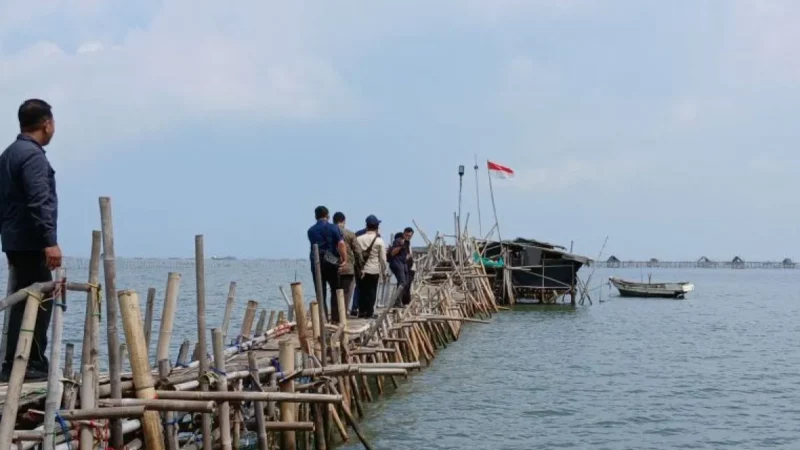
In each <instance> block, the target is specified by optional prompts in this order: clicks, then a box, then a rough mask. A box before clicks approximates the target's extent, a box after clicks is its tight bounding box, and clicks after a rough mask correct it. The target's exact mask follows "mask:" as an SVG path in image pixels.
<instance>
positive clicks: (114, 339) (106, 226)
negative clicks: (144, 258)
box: [100, 197, 210, 450]
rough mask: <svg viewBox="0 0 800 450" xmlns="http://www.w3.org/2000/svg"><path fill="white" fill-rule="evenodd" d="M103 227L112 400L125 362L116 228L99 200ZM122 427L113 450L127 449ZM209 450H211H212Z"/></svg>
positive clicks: (114, 431) (118, 394)
mask: <svg viewBox="0 0 800 450" xmlns="http://www.w3.org/2000/svg"><path fill="white" fill-rule="evenodd" d="M100 224H101V228H102V232H103V274H104V275H105V285H106V286H105V287H106V299H108V300H107V301H106V324H107V342H108V368H109V377H110V379H111V398H122V388H121V387H120V382H121V381H122V380H121V377H120V375H121V374H120V372H121V370H122V361H121V359H120V355H119V334H118V333H119V331H117V320H118V319H117V302H116V301H115V299H116V295H117V265H116V259H115V255H114V224H113V218H112V215H111V199H110V198H108V197H100ZM122 439H123V436H122V424H121V423H120V421H119V420H114V421H112V422H111V446H112V447H114V448H122V446H123V445H124V443H123V440H122ZM209 450H210V449H209Z"/></svg>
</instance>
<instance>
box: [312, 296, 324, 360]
mask: <svg viewBox="0 0 800 450" xmlns="http://www.w3.org/2000/svg"><path fill="white" fill-rule="evenodd" d="M311 327H312V331H313V333H314V340H315V341H316V342H315V345H314V354H315V356H316V357H317V359H321V358H322V354H321V353H320V350H319V349H320V346H319V335H320V325H319V303H317V302H311Z"/></svg>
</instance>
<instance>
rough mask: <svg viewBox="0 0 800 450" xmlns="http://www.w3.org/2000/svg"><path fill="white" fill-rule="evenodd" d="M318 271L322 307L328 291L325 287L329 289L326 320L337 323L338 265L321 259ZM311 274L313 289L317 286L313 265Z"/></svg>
mask: <svg viewBox="0 0 800 450" xmlns="http://www.w3.org/2000/svg"><path fill="white" fill-rule="evenodd" d="M320 272H321V273H322V303H323V305H321V306H322V307H324V304H325V302H326V301H327V300H326V299H327V297H328V292H327V288H328V287H329V288H330V290H331V302H330V309H329V310H328V312H329V313H330V317H328V321H330V322H331V323H338V322H339V304H338V303H337V302H336V290H337V289H339V267H338V266H335V265H333V264H328V263H326V262H325V261H322V263H321V265H320ZM311 274H312V275H311V276H312V278H313V280H314V289H316V288H317V277H316V275H315V274H314V266H313V265H312V266H311Z"/></svg>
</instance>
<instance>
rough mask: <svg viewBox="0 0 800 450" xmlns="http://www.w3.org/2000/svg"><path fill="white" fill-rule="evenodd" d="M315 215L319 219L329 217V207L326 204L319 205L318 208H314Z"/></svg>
mask: <svg viewBox="0 0 800 450" xmlns="http://www.w3.org/2000/svg"><path fill="white" fill-rule="evenodd" d="M314 217H315V218H316V219H317V220H320V219H324V218H326V217H328V208H326V207H324V206H317V208H316V209H315V210H314Z"/></svg>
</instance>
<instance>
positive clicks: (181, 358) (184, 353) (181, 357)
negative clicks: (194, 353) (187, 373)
mask: <svg viewBox="0 0 800 450" xmlns="http://www.w3.org/2000/svg"><path fill="white" fill-rule="evenodd" d="M191 345H192V343H191V342H189V340H188V339H186V340H184V341H183V343H182V344H181V348H180V349H178V359H177V360H176V361H177V365H179V366H180V365H186V364H188V363H189V361H187V359H188V358H189V347H191Z"/></svg>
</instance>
